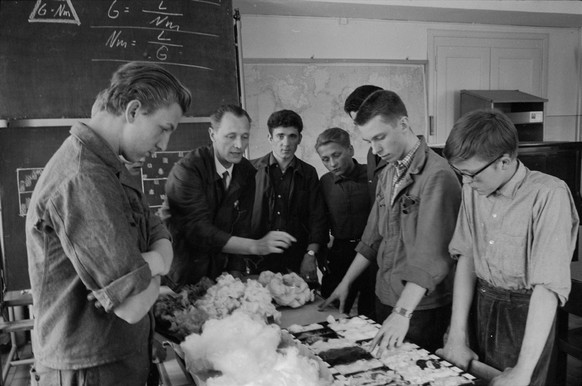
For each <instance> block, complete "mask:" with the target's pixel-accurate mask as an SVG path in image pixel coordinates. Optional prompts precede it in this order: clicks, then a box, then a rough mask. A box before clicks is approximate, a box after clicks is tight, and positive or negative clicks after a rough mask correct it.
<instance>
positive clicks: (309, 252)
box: [306, 249, 315, 257]
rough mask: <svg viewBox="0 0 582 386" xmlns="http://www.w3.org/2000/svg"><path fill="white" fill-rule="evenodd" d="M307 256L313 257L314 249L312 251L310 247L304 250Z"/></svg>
mask: <svg viewBox="0 0 582 386" xmlns="http://www.w3.org/2000/svg"><path fill="white" fill-rule="evenodd" d="M306 253H307V254H308V255H309V256H313V257H315V251H312V250H311V249H308V250H307V252H306Z"/></svg>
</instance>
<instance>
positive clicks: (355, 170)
mask: <svg viewBox="0 0 582 386" xmlns="http://www.w3.org/2000/svg"><path fill="white" fill-rule="evenodd" d="M352 161H353V162H354V167H353V168H352V170H351V171H350V172H349V173H348V174H347V175H345V176H344V175H341V176H336V175H335V174H333V182H334V183H336V184H337V183H339V182H342V181H345V180H354V181H355V180H357V179H358V176H359V175H360V173H359V170H358V169H359V168H358V166H359V165H360V164H359V163H358V161H356V159H355V158H352Z"/></svg>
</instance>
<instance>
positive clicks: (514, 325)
mask: <svg viewBox="0 0 582 386" xmlns="http://www.w3.org/2000/svg"><path fill="white" fill-rule="evenodd" d="M530 297H531V291H529V292H525V291H511V290H506V289H502V288H497V287H493V286H491V285H489V284H487V283H486V282H484V281H482V280H478V282H477V290H476V294H475V312H476V318H477V319H476V321H475V327H476V331H475V335H476V347H474V350H475V352H476V353H477V355H479V360H480V361H482V362H485V363H486V364H488V365H490V366H493V367H495V368H497V369H499V370H501V371H503V370H505V369H506V368H507V367H514V366H515V364H516V363H517V359H518V357H519V352H520V350H521V344H522V342H523V336H524V333H525V325H526V322H527V313H528V310H529V302H530ZM555 323H556V320H555V318H554V325H553V326H552V328H551V330H550V334H549V336H548V339H547V341H546V345H545V346H544V349H543V351H542V354H541V356H540V359H539V360H538V364H537V365H536V367H535V369H534V372H533V375H532V378H531V383H530V385H535V386H537V385H539V386H543V385H545V384H546V377H547V374H548V369H549V364H550V359H551V354H552V347H553V344H554V338H555Z"/></svg>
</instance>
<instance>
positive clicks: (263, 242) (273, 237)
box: [253, 231, 297, 256]
mask: <svg viewBox="0 0 582 386" xmlns="http://www.w3.org/2000/svg"><path fill="white" fill-rule="evenodd" d="M296 241H297V240H296V239H295V237H293V236H291V235H290V234H289V233H287V232H282V231H270V232H269V233H267V234H266V235H265V236H263V238H261V239H259V240H255V245H254V248H253V249H254V251H253V254H254V255H260V256H262V255H269V254H271V253H282V252H283V251H284V250H285V249H287V248H289V247H290V246H291V243H294V242H296Z"/></svg>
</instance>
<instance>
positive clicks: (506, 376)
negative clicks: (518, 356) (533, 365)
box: [489, 367, 531, 386]
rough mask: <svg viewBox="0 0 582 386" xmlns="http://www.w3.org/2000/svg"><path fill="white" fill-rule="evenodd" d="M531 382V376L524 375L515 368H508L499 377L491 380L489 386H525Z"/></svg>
mask: <svg viewBox="0 0 582 386" xmlns="http://www.w3.org/2000/svg"><path fill="white" fill-rule="evenodd" d="M530 382H531V374H525V373H524V372H523V371H519V370H518V369H517V368H516V367H508V368H506V369H505V371H504V372H502V373H501V375H498V376H496V377H495V378H493V380H492V381H491V383H489V386H527V385H529V383H530Z"/></svg>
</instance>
